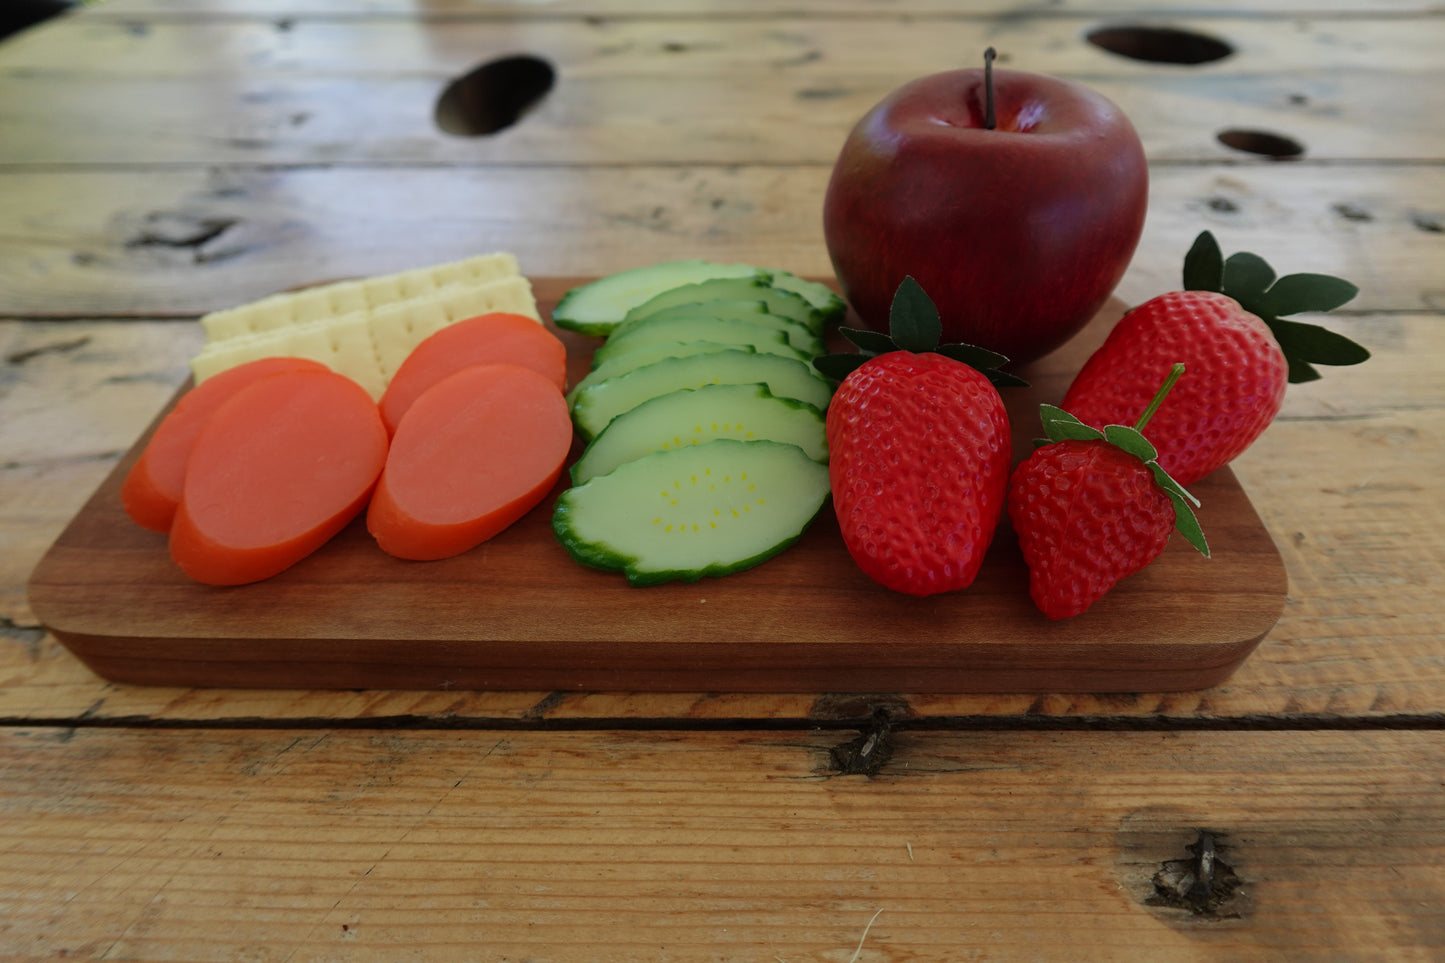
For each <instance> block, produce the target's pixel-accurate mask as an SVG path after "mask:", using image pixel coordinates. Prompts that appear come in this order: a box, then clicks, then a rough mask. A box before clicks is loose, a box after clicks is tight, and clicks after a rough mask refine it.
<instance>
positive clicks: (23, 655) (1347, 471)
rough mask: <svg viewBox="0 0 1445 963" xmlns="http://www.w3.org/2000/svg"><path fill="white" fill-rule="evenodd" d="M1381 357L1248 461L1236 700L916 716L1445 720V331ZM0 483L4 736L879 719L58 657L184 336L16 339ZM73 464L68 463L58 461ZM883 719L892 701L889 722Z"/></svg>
mask: <svg viewBox="0 0 1445 963" xmlns="http://www.w3.org/2000/svg"><path fill="white" fill-rule="evenodd" d="M1329 324H1330V326H1331V327H1333V328H1335V329H1337V330H1340V331H1341V332H1342V333H1345V334H1347V335H1349V336H1350V337H1353V338H1355V339H1356V340H1358V341H1360V342H1362V343H1364V344H1366V345H1369V346H1370V347H1371V348H1372V350H1373V351H1374V352H1375V356H1374V358H1372V359H1371V360H1370V361H1369V362H1368V363H1366V364H1365V365H1362V366H1360V367H1356V368H1348V369H1338V370H1335V371H1329V372H1327V373H1326V377H1325V379H1324V380H1322V381H1320V382H1316V383H1313V384H1308V385H1298V386H1295V387H1293V388H1291V391H1290V394H1289V396H1288V399H1287V402H1286V407H1285V409H1284V411H1283V413H1282V415H1281V418H1280V419H1279V420H1278V421H1277V422H1276V423H1275V424H1274V425H1273V426H1272V427H1271V428H1270V429H1269V431H1268V432H1267V433H1266V434H1265V435H1264V437H1263V438H1262V439H1261V440H1260V441H1259V442H1258V443H1257V444H1256V446H1255V448H1253V449H1251V451H1250V452H1247V453H1246V454H1245V455H1244V456H1243V457H1242V458H1241V459H1240V460H1238V461H1237V462H1236V465H1235V467H1236V470H1237V472H1238V473H1239V476H1240V478H1241V480H1242V482H1243V483H1244V485H1245V490H1246V491H1247V492H1248V493H1249V494H1250V496H1251V498H1252V500H1253V501H1254V503H1255V505H1256V508H1257V509H1258V510H1259V512H1260V514H1261V516H1262V517H1263V518H1264V520H1265V522H1266V526H1267V527H1268V528H1269V530H1270V532H1271V533H1272V535H1273V536H1274V538H1275V541H1276V543H1277V545H1278V546H1279V548H1280V551H1281V554H1282V555H1283V557H1284V560H1285V564H1286V567H1287V570H1288V573H1289V579H1290V585H1291V596H1290V600H1289V603H1288V605H1287V607H1286V610H1285V614H1284V617H1283V619H1282V620H1281V621H1280V623H1279V625H1278V626H1277V627H1276V629H1275V630H1274V631H1273V632H1272V633H1271V634H1270V636H1269V637H1268V638H1267V639H1266V640H1265V642H1264V643H1263V644H1262V645H1261V646H1260V648H1259V649H1258V650H1256V652H1255V653H1254V654H1253V655H1252V656H1251V657H1250V658H1249V659H1248V660H1247V661H1246V662H1245V663H1244V665H1243V667H1241V669H1240V670H1239V671H1238V672H1237V673H1236V674H1235V675H1234V676H1233V677H1232V678H1231V679H1230V680H1229V681H1228V682H1227V683H1225V684H1224V685H1222V686H1220V687H1217V688H1215V689H1211V690H1207V691H1205V692H1198V693H1180V694H1172V695H1158V694H1141V695H1138V696H1108V697H1089V696H1056V697H1045V698H1039V699H1036V698H1034V697H1032V696H1012V697H1011V696H975V697H965V696H948V697H942V696H914V697H910V698H909V699H908V700H907V701H906V702H905V701H903V700H896V699H895V700H892V701H891V703H890V704H893V705H895V706H896V708H897V710H898V711H900V712H902V713H903V714H910V713H911V714H916V715H918V716H922V717H931V718H936V717H973V716H1009V717H1013V718H1015V719H1017V720H1020V721H1021V722H1023V723H1025V724H1029V723H1032V722H1039V721H1047V720H1050V719H1053V720H1067V719H1088V718H1091V717H1108V718H1115V719H1122V720H1128V719H1135V720H1140V721H1146V720H1149V719H1152V718H1155V717H1165V718H1170V719H1179V720H1230V719H1233V720H1259V719H1281V720H1293V721H1296V722H1298V721H1307V720H1314V721H1316V722H1319V723H1322V724H1326V725H1328V724H1332V723H1334V722H1337V721H1339V720H1342V719H1346V718H1364V719H1374V720H1382V719H1388V718H1391V717H1395V716H1413V717H1418V718H1427V717H1438V715H1439V713H1440V707H1441V706H1442V705H1445V650H1442V649H1441V647H1440V639H1442V638H1445V616H1442V615H1441V614H1440V610H1439V605H1438V601H1437V595H1438V591H1437V582H1438V573H1439V572H1440V571H1441V570H1442V569H1445V525H1442V522H1441V515H1440V509H1439V506H1438V504H1437V503H1438V499H1437V498H1436V497H1435V494H1434V488H1433V487H1432V485H1431V484H1430V482H1429V479H1431V478H1437V477H1440V475H1441V474H1442V473H1445V454H1442V452H1445V438H1441V437H1439V421H1440V419H1439V412H1440V408H1441V405H1442V401H1445V380H1442V378H1445V374H1442V372H1441V371H1440V370H1439V369H1438V366H1436V365H1434V364H1433V362H1432V360H1431V359H1434V358H1438V357H1440V356H1441V353H1442V351H1445V326H1442V325H1441V324H1440V323H1439V319H1438V317H1434V316H1394V315H1392V316H1365V317H1355V318H1351V317H1344V318H1336V319H1333V320H1331V321H1330V322H1329ZM0 332H3V334H4V336H5V337H4V346H5V352H4V353H5V355H6V356H7V357H12V358H14V357H17V356H18V357H19V358H21V359H22V360H20V361H18V362H12V363H11V364H10V365H9V366H7V369H6V380H7V393H6V396H5V398H4V405H5V417H4V418H3V419H0V450H5V451H6V452H7V464H6V465H5V466H3V470H0V484H3V486H4V495H5V497H4V498H0V512H3V513H4V514H3V518H0V521H3V524H4V526H5V527H6V530H7V531H9V532H13V533H16V538H15V540H14V542H13V544H12V546H11V550H10V551H9V552H7V553H5V556H4V557H3V559H0V565H3V569H0V575H3V578H0V602H3V609H0V617H3V619H5V620H8V625H9V628H8V629H7V631H6V632H5V633H0V683H3V684H0V717H3V718H8V719H54V720H66V719H74V718H77V717H80V716H89V717H98V718H108V719H117V718H125V717H129V716H151V717H156V718H165V719H230V720H237V719H246V718H249V717H260V718H271V719H276V718H282V719H293V720H299V719H320V718H326V717H339V718H347V719H368V718H371V719H375V718H377V717H386V716H420V717H426V718H432V719H436V720H440V721H443V722H445V720H448V719H451V720H459V721H460V724H470V723H469V722H468V720H473V721H475V720H486V719H503V720H510V721H512V722H517V723H521V724H532V723H536V722H543V721H546V720H551V721H558V720H577V719H602V718H611V719H619V720H627V719H633V720H636V719H649V718H654V719H665V720H693V721H697V722H708V723H713V722H715V723H720V724H721V723H725V722H726V720H729V719H766V718H779V719H809V718H814V719H820V720H825V721H826V720H830V719H837V718H849V717H852V716H855V715H866V714H867V711H868V710H867V700H858V699H850V700H842V701H841V702H840V701H836V700H830V699H829V698H826V697H825V695H826V694H822V693H797V694H793V695H778V696H766V697H763V696H737V695H721V696H719V695H707V694H678V695H644V696H639V695H636V694H629V693H601V694H569V695H566V696H557V697H548V695H547V694H546V693H522V694H505V693H476V694H473V693H450V692H448V693H433V694H425V693H386V692H377V693H365V694H357V693H241V692H220V693H216V692H194V691H188V690H177V689H137V688H126V687H115V686H110V685H107V684H105V683H102V682H100V681H99V680H97V679H95V677H94V676H92V675H90V673H88V672H87V671H86V670H85V669H84V668H82V667H81V666H80V665H79V663H77V662H76V661H75V660H74V659H72V658H71V657H70V656H69V655H68V654H66V653H65V652H64V651H63V650H61V649H60V648H59V647H58V646H57V645H56V644H55V643H54V642H53V641H45V640H43V639H42V637H41V634H40V633H39V630H38V629H37V628H36V627H35V620H34V617H33V615H32V614H31V613H30V612H29V610H28V606H27V605H26V603H25V597H24V585H25V582H26V580H27V579H28V576H29V572H30V569H31V568H32V567H33V566H34V564H35V563H36V562H37V561H38V560H39V558H40V556H41V555H42V554H43V553H44V551H45V550H46V548H47V547H48V546H49V544H50V542H51V541H52V540H53V539H54V538H55V536H56V535H57V534H58V533H59V531H60V529H61V528H62V527H63V526H64V525H65V523H66V522H67V521H68V520H69V519H70V517H71V516H72V515H73V514H74V512H75V511H77V510H78V509H79V507H80V505H81V504H82V503H83V501H84V500H85V499H86V498H87V497H88V496H89V494H90V492H91V490H92V489H93V488H94V487H95V485H96V484H98V483H99V481H100V480H101V479H102V478H103V477H104V475H105V474H106V473H107V472H108V471H109V469H110V467H111V465H112V464H113V462H114V459H115V458H116V457H117V455H118V454H119V452H120V451H121V450H123V449H124V448H125V447H127V446H128V445H129V444H130V443H131V442H132V441H133V439H134V438H135V437H136V436H137V435H138V434H139V432H140V431H141V430H142V429H143V428H144V426H145V424H146V423H147V422H148V421H149V420H150V418H151V417H152V416H153V414H154V413H155V411H156V410H158V409H159V407H160V406H161V405H162V404H163V403H164V402H165V400H166V399H167V398H168V397H169V396H170V393H171V392H172V391H173V390H174V386H175V385H176V384H178V383H179V382H180V381H181V380H183V378H184V376H185V361H186V358H187V357H188V356H189V353H190V351H192V350H194V348H195V346H196V345H197V344H198V343H199V333H198V332H197V331H196V330H195V328H194V326H192V325H189V324H186V323H175V322H172V323H164V322H156V323H143V322H132V323H128V324H119V325H118V324H113V323H81V322H52V323H44V324H33V323H29V324H20V323H14V322H11V323H7V324H4V325H0ZM57 446H59V447H57ZM888 701H889V700H885V702H888Z"/></svg>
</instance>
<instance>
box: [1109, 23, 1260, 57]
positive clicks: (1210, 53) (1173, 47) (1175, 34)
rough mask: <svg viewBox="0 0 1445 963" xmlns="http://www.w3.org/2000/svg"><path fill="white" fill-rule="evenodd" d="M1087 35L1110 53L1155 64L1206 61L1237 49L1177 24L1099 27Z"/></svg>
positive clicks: (1225, 55)
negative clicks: (1179, 27) (1169, 25)
mask: <svg viewBox="0 0 1445 963" xmlns="http://www.w3.org/2000/svg"><path fill="white" fill-rule="evenodd" d="M1086 39H1087V40H1088V41H1089V43H1091V44H1093V45H1094V46H1096V47H1098V48H1100V49H1101V50H1107V51H1108V52H1109V53H1111V54H1117V55H1119V56H1120V57H1128V58H1129V59H1130V60H1144V61H1148V62H1149V63H1154V64H1207V63H1211V62H1213V61H1215V60H1223V59H1224V58H1225V57H1228V56H1229V55H1230V54H1232V53H1234V48H1233V47H1231V46H1230V45H1229V44H1227V43H1225V42H1224V41H1223V40H1218V39H1216V38H1214V37H1210V36H1208V35H1206V34H1202V33H1195V32H1194V31H1192V30H1179V29H1177V28H1175V27H1138V26H1132V27H1100V28H1098V29H1097V30H1091V31H1089V33H1088V34H1087V35H1086Z"/></svg>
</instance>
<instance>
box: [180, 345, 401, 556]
mask: <svg viewBox="0 0 1445 963" xmlns="http://www.w3.org/2000/svg"><path fill="white" fill-rule="evenodd" d="M218 377H219V376H218ZM386 449H387V438H386V426H385V425H383V424H382V423H381V414H380V413H379V412H378V411H377V408H376V403H375V402H373V401H372V400H371V396H370V395H368V394H367V393H366V391H365V389H363V388H362V387H361V386H360V385H358V384H357V383H356V382H354V381H352V380H351V379H350V378H347V377H345V376H343V375H339V374H336V373H335V372H332V371H286V372H280V373H277V374H273V375H270V376H268V377H265V378H262V379H260V380H258V381H256V382H255V383H253V384H251V385H248V386H247V387H245V388H242V389H241V390H240V391H237V392H236V393H235V394H234V395H232V396H231V397H230V398H229V399H227V400H226V401H224V402H222V403H221V405H220V406H219V407H217V408H216V411H215V413H214V414H212V415H211V417H210V419H209V420H208V421H207V422H206V424H205V426H204V427H203V428H202V429H201V430H200V433H199V434H197V435H196V440H195V444H194V445H193V446H192V448H191V457H190V462H189V464H188V465H187V466H186V483H185V487H184V489H183V491H182V493H181V503H180V507H179V508H178V509H177V510H176V517H175V521H174V523H173V524H172V525H171V536H170V550H171V557H172V558H173V559H175V561H176V564H178V565H179V566H180V567H181V570H182V571H184V572H185V573H186V574H187V575H189V576H190V577H191V578H193V579H195V580H196V581H198V582H204V583H206V584H210V585H243V584H246V583H248V582H258V581H260V580H261V579H265V578H270V577H271V576H273V575H276V574H277V573H279V572H282V571H284V570H286V569H287V568H289V567H291V566H292V565H294V564H296V563H297V562H299V561H300V560H301V559H303V558H305V557H306V556H307V555H310V554H311V553H312V552H314V551H316V549H318V548H320V547H321V546H322V545H324V544H325V543H326V542H327V541H328V540H329V539H330V538H331V537H332V536H333V535H335V534H336V533H337V532H339V531H340V530H341V529H342V528H343V527H345V525H346V523H347V522H349V521H350V520H351V519H352V518H355V517H356V516H357V515H358V514H359V513H360V512H361V510H362V509H363V508H365V507H366V501H367V499H368V498H369V497H370V495H371V491H372V489H373V488H374V487H375V484H376V479H377V477H378V476H379V475H380V474H381V469H382V467H383V466H384V465H385V464H386Z"/></svg>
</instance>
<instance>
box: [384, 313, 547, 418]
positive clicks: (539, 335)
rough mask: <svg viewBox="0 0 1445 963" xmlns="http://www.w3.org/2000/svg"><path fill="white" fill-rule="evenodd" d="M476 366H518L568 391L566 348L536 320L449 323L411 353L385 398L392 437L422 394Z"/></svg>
mask: <svg viewBox="0 0 1445 963" xmlns="http://www.w3.org/2000/svg"><path fill="white" fill-rule="evenodd" d="M475 364H515V365H521V366H522V367H523V368H531V369H532V370H533V371H535V372H537V373H538V374H540V375H542V376H543V377H545V378H547V379H548V380H549V381H551V382H552V383H553V384H555V385H556V386H557V390H558V391H564V390H566V387H567V348H566V346H565V345H564V344H562V342H561V341H560V340H558V338H557V336H556V335H555V334H553V333H552V332H551V331H548V330H547V329H546V328H544V327H543V326H542V325H541V324H539V323H538V322H537V321H536V319H534V318H529V317H526V316H524V315H520V314H508V313H506V312H502V311H498V312H494V313H492V314H483V315H480V316H478V317H475V318H468V319H467V320H465V321H458V322H456V323H455V324H449V325H447V326H446V327H445V328H442V329H441V330H440V331H437V332H435V333H434V334H431V335H429V336H428V337H427V338H426V340H424V341H422V342H421V343H420V344H418V345H417V346H416V347H415V348H413V349H412V352H411V354H409V355H407V357H406V360H405V361H403V362H402V363H401V366H400V367H398V368H397V370H396V374H395V375H393V376H392V378H391V382H390V383H389V384H388V385H387V387H386V392H385V393H384V394H383V395H382V396H381V417H382V420H383V421H385V422H386V428H387V430H388V431H390V432H392V433H393V434H395V433H396V426H397V425H398V424H399V423H400V422H401V416H402V415H404V414H406V410H407V409H408V408H410V407H411V405H412V402H414V401H416V399H417V398H418V397H419V396H420V395H421V393H422V392H423V391H425V390H426V389H428V388H430V387H431V386H432V385H434V384H436V383H437V382H438V381H440V380H442V379H443V378H445V377H446V376H447V375H450V374H455V373H456V372H458V371H460V370H462V369H463V368H467V367H470V366H472V365H475Z"/></svg>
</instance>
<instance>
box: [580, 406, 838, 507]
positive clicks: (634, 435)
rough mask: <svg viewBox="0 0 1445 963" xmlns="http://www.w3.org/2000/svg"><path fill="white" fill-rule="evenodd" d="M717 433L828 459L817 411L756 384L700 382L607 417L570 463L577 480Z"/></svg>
mask: <svg viewBox="0 0 1445 963" xmlns="http://www.w3.org/2000/svg"><path fill="white" fill-rule="evenodd" d="M717 438H736V439H737V440H739V441H780V442H784V443H786V444H790V445H797V446H798V447H799V448H801V449H803V451H804V452H806V453H807V455H808V457H809V458H811V459H813V460H814V461H820V462H826V461H827V460H828V437H827V431H826V428H825V426H824V420H823V413H822V412H821V411H819V410H818V409H817V408H814V407H813V406H812V405H809V404H805V403H803V402H801V401H794V400H793V399H791V398H778V397H775V396H774V395H773V394H772V393H771V392H769V391H768V389H767V388H764V387H763V386H762V385H704V386H703V387H701V388H682V389H680V390H678V391H673V392H670V393H669V394H665V395H662V396H660V397H657V398H653V399H651V400H650V401H644V402H643V403H642V404H640V405H638V406H637V407H636V408H633V409H632V410H631V411H625V412H623V413H622V414H620V415H618V416H617V417H616V418H614V419H612V421H611V423H609V424H608V426H607V427H606V428H605V429H603V431H602V433H601V434H599V435H598V436H597V437H596V438H595V439H594V440H593V441H592V444H590V445H588V446H587V450H586V451H584V452H582V457H581V458H579V459H577V461H576V463H575V464H574V465H573V466H572V483H573V484H574V485H580V484H582V483H583V482H585V481H587V480H588V479H590V478H593V477H595V476H597V475H605V474H607V473H608V472H610V471H612V470H613V469H614V468H616V467H617V466H619V465H622V464H625V463H627V462H629V461H636V460H637V459H638V458H641V457H642V456H643V455H648V454H651V453H652V452H654V451H668V450H671V449H674V448H682V447H683V446H685V445H703V444H706V443H708V442H710V441H713V440H715V439H717Z"/></svg>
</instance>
